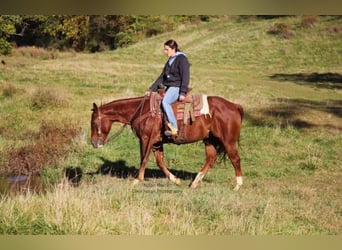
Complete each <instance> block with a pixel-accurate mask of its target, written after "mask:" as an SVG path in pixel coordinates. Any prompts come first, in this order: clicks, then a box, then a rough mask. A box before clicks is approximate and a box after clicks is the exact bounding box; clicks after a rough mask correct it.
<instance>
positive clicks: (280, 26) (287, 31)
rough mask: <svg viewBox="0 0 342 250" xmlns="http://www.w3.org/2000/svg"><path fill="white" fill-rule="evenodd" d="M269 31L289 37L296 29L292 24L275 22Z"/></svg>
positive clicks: (269, 32)
mask: <svg viewBox="0 0 342 250" xmlns="http://www.w3.org/2000/svg"><path fill="white" fill-rule="evenodd" d="M267 33H268V34H272V35H277V36H279V37H282V38H286V39H289V38H291V37H292V36H293V35H294V31H293V30H292V29H291V26H290V25H288V24H285V23H275V24H274V25H272V26H271V28H270V29H269V30H268V32H267Z"/></svg>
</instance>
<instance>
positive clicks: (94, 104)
mask: <svg viewBox="0 0 342 250" xmlns="http://www.w3.org/2000/svg"><path fill="white" fill-rule="evenodd" d="M97 109H98V107H97V105H96V103H95V102H94V103H93V109H92V110H91V111H97Z"/></svg>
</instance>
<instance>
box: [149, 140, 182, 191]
mask: <svg viewBox="0 0 342 250" xmlns="http://www.w3.org/2000/svg"><path fill="white" fill-rule="evenodd" d="M152 150H153V153H154V157H155V158H156V161H157V165H158V166H159V168H160V169H161V170H162V171H163V173H164V174H165V176H166V177H167V178H168V179H169V180H170V181H172V182H173V183H176V184H177V185H180V183H181V180H180V179H179V178H177V177H176V176H174V175H173V174H172V173H171V172H170V171H169V170H168V169H167V167H166V166H165V162H164V149H163V144H159V143H158V144H155V145H154V146H153V149H152Z"/></svg>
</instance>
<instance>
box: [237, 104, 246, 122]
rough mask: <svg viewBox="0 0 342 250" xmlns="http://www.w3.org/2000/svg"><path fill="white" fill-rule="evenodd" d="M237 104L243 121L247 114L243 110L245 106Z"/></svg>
mask: <svg viewBox="0 0 342 250" xmlns="http://www.w3.org/2000/svg"><path fill="white" fill-rule="evenodd" d="M235 105H236V108H237V110H238V111H239V113H240V117H241V122H242V120H243V116H244V115H245V113H244V111H243V107H242V106H241V105H240V104H235Z"/></svg>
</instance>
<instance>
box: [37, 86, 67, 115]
mask: <svg viewBox="0 0 342 250" xmlns="http://www.w3.org/2000/svg"><path fill="white" fill-rule="evenodd" d="M67 104H68V103H67V100H66V98H65V97H63V96H61V94H60V93H58V92H56V91H54V90H52V89H38V90H37V91H36V92H35V93H34V95H33V97H32V101H31V107H32V109H34V110H40V109H45V108H53V107H65V106H67Z"/></svg>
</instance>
